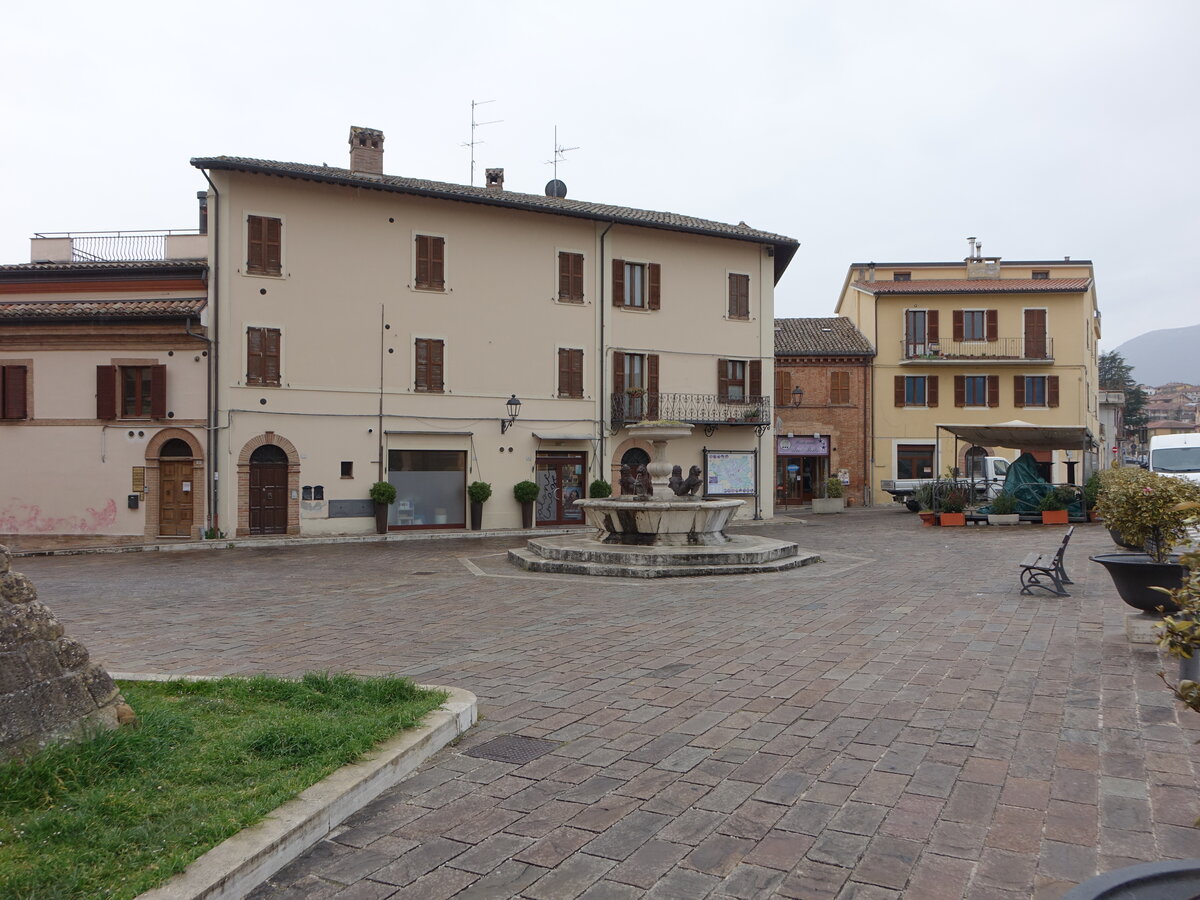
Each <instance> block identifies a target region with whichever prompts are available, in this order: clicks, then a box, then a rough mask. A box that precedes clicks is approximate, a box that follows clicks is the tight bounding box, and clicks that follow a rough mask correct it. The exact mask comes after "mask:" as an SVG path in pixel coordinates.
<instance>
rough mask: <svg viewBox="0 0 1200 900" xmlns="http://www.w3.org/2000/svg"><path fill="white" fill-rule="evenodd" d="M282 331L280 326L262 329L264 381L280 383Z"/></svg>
mask: <svg viewBox="0 0 1200 900" xmlns="http://www.w3.org/2000/svg"><path fill="white" fill-rule="evenodd" d="M279 338H280V332H279V329H278V328H264V329H262V383H263V384H274V385H278V384H279V369H280V352H279V351H280V346H279V345H280V339H279Z"/></svg>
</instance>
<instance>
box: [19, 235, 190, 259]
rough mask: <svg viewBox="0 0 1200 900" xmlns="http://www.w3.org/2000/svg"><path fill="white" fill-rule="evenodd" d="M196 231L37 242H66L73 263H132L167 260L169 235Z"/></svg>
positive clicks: (62, 236) (99, 236) (76, 237)
mask: <svg viewBox="0 0 1200 900" xmlns="http://www.w3.org/2000/svg"><path fill="white" fill-rule="evenodd" d="M199 233H200V232H199V231H197V230H195V229H164V230H162V231H59V232H46V233H38V234H35V235H34V237H35V238H67V239H69V240H70V241H71V259H72V261H73V262H129V261H136V260H154V259H166V258H167V254H166V242H167V236H168V235H181V234H199Z"/></svg>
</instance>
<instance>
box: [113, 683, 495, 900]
mask: <svg viewBox="0 0 1200 900" xmlns="http://www.w3.org/2000/svg"><path fill="white" fill-rule="evenodd" d="M112 677H113V678H114V679H124V680H139V679H140V680H155V681H157V680H163V681H165V680H168V679H167V678H165V677H162V678H160V677H158V676H151V677H149V678H147V676H139V675H126V674H120V673H112ZM423 687H433V688H435V689H437V690H443V691H447V692H448V693H449V694H450V697H449V699H448V700H447V701H446V702H445V703H444V704H442V706H441V707H440V708H439V709H437V710H435V711H434V712H432V713H430V714H429V715H428V716H426V718H425V722H424V724H422V725H421V726H420V727H419V728H414V729H412V730H411V731H406V732H404V733H403V734H401V735H399V736H397V737H396V738H393V739H392V740H390V741H388V742H387V743H386V744H383V745H382V746H380V747H379V748H378V749H377V750H376V751H375V753H374V755H372V756H371V757H369V758H367V759H364V760H360V761H359V762H356V763H351V764H350V765H346V766H342V767H341V768H340V769H338V770H337V771H336V772H333V773H331V774H330V775H329V776H328V777H327V778H325V779H323V780H322V781H319V782H317V783H316V784H314V785H312V786H311V787H309V788H307V789H305V790H304V791H302V792H301V793H300V794H299V795H298V796H297V797H296V798H295V799H292V800H289V801H288V802H287V803H285V804H283V806H281V807H279V808H278V809H277V810H275V811H274V812H273V813H271V814H270V816H268V817H267V818H266V819H264V820H263V821H261V822H259V823H258V824H257V825H252V826H251V827H249V828H247V829H245V830H244V831H240V832H238V833H237V834H235V835H234V836H233V837H231V838H229V839H227V840H225V841H222V842H221V843H220V844H218V845H217V846H216V847H213V848H212V849H211V850H209V851H208V852H207V853H205V854H204V855H203V856H201V857H200V858H199V859H197V860H195V861H194V862H193V863H192V864H191V865H190V866H188V867H187V868H186V869H185V870H184V871H183V872H180V873H179V874H178V875H175V876H174V877H172V878H171V879H170V880H169V881H168V882H166V883H165V884H163V885H161V886H160V887H156V888H154V889H153V890H150V891H147V892H146V893H144V894H141V895H139V897H138V900H235V898H240V897H245V896H246V895H247V894H249V893H250V892H251V891H252V890H254V889H255V888H256V887H258V886H259V885H260V884H262V883H263V882H264V881H266V880H267V879H268V878H270V877H271V876H272V875H274V874H275V873H276V872H278V871H279V870H280V869H282V868H283V867H284V866H286V865H287V864H288V863H289V862H291V861H292V860H294V859H295V858H296V857H298V856H300V855H301V854H302V853H304V852H305V851H306V850H308V849H309V848H310V847H312V846H313V845H314V844H316V843H317V842H319V841H321V840H322V839H324V838H325V837H327V836H328V835H329V834H330V833H331V832H332V831H333V829H334V828H335V827H336V826H337V825H338V824H339V823H340V822H342V821H343V820H344V819H346V817H347V816H350V815H352V814H353V813H355V812H357V811H358V810H360V809H362V808H363V807H364V806H366V804H368V803H369V802H371V801H372V800H374V799H375V798H376V797H378V796H379V795H380V794H381V793H383V792H384V791H385V790H387V789H388V788H390V787H393V786H394V785H396V784H399V783H400V782H401V781H403V780H404V779H405V778H407V777H408V776H409V775H411V774H412V773H413V772H414V771H415V770H416V768H417V766H419V765H420V764H421V763H422V762H424V761H425V760H426V759H428V758H429V757H430V756H432V755H433V754H434V753H436V752H437V751H438V750H441V749H442V748H443V747H445V746H446V745H447V744H449V743H450V742H451V741H453V740H454V739H455V738H457V737H458V736H459V735H461V734H463V733H464V732H465V731H466V730H467V729H468V728H470V727H471V726H472V725H474V724H475V722H476V720H477V718H478V714H479V712H478V700H477V698H476V697H475V695H474V694H472V693H471V692H470V691H464V690H462V689H461V688H452V687H438V686H436V685H423Z"/></svg>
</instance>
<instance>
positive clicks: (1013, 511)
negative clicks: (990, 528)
mask: <svg viewBox="0 0 1200 900" xmlns="http://www.w3.org/2000/svg"><path fill="white" fill-rule="evenodd" d="M987 519H988V524H989V525H1019V524H1020V523H1021V517H1020V515H1018V514H1017V498H1016V497H1015V496H1014V495H1012V494H1009V493H1006V492H1004V491H1001V492H1000V493H999V494H997V495H996V496H995V498H994V499H993V500H992V505H991V506H989V507H988V514H987Z"/></svg>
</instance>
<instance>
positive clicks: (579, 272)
mask: <svg viewBox="0 0 1200 900" xmlns="http://www.w3.org/2000/svg"><path fill="white" fill-rule="evenodd" d="M571 255H572V257H573V258H574V262H573V263H572V265H573V268H572V270H571V299H572V300H574V301H576V302H578V303H582V302H583V254H582V253H573V254H571Z"/></svg>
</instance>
